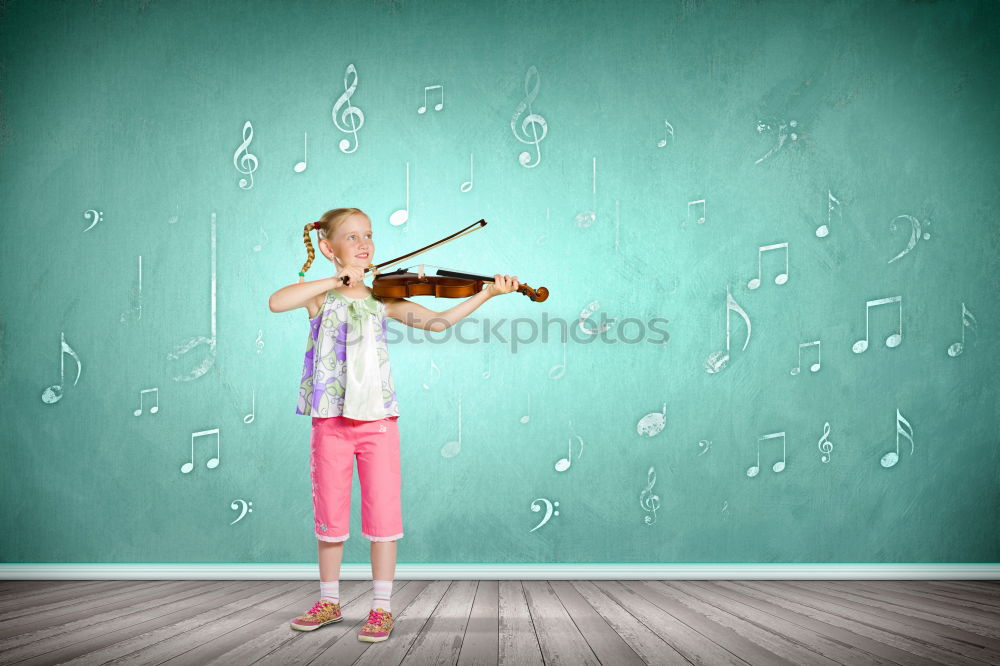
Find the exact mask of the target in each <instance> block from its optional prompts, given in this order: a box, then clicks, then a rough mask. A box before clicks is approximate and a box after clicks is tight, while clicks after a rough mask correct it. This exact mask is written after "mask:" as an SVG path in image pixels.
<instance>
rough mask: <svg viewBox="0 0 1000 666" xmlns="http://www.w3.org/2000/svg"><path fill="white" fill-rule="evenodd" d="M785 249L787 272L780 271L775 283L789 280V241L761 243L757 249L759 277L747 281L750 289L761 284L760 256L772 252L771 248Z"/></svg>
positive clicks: (783, 282)
mask: <svg viewBox="0 0 1000 666" xmlns="http://www.w3.org/2000/svg"><path fill="white" fill-rule="evenodd" d="M781 249H783V250H784V251H785V272H784V273H779V274H778V275H777V277H775V278H774V284H785V283H786V282H788V243H775V244H774V245H761V246H760V248H758V249H757V277H755V278H753V279H752V280H750V281H749V282H747V288H748V289H756V288H757V287H759V286H760V271H761V267H760V257H761V255H762V254H764V253H765V252H770V251H771V250H781Z"/></svg>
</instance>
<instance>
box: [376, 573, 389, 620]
mask: <svg viewBox="0 0 1000 666" xmlns="http://www.w3.org/2000/svg"><path fill="white" fill-rule="evenodd" d="M372 585H373V586H374V588H375V593H374V596H373V597H372V610H375V609H376V608H383V609H385V610H387V611H389V612H390V613H391V612H392V609H391V608H390V607H389V597H390V596H392V581H391V580H373V581H372Z"/></svg>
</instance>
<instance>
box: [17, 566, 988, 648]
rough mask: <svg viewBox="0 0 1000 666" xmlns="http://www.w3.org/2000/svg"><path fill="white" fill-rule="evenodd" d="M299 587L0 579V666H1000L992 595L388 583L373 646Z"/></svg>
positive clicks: (309, 585) (926, 586) (355, 587)
mask: <svg viewBox="0 0 1000 666" xmlns="http://www.w3.org/2000/svg"><path fill="white" fill-rule="evenodd" d="M340 596H341V604H342V607H343V612H344V620H343V621H341V622H338V623H335V624H329V625H326V626H324V627H321V628H320V629H317V630H315V631H311V632H299V631H295V630H293V629H291V628H290V627H289V626H288V622H289V620H291V619H292V618H293V617H295V616H296V615H300V614H302V613H304V612H305V611H306V610H308V609H309V607H310V606H311V605H312V604H313V603H314V602H315V601H316V600H318V598H319V582H318V581H316V580H311V581H301V580H297V581H232V580H223V581H202V580H191V581H174V580H165V581H107V580H96V581H2V580H0V664H62V663H79V664H104V663H108V662H111V661H115V663H134V664H164V663H169V664H199V665H201V664H239V665H244V664H281V665H285V664H380V665H381V664H400V663H402V664H435V665H438V664H455V663H458V664H498V663H499V664H516V665H518V666H520V665H522V664H574V665H576V664H612V665H614V666H618V665H620V664H643V663H645V664H711V665H713V666H714V665H716V664H767V665H768V666H770V665H772V664H905V665H906V666H911V665H915V664H949V665H951V664H970V665H976V666H980V665H981V664H998V663H1000V581H889V580H884V581H868V580H859V581H770V580H762V581H703V580H692V581H676V580H656V581H638V580H620V581H608V580H593V581H566V580H554V581H538V580H524V581H516V580H515V581H511V580H501V581H496V580H483V581H476V580H435V581H425V580H396V581H395V582H394V583H393V589H392V602H391V603H392V610H393V613H394V614H395V616H396V624H395V626H394V628H393V630H392V633H391V634H390V636H389V639H388V640H386V641H383V642H381V643H364V642H361V641H359V640H358V639H357V632H358V630H359V629H360V628H361V625H362V624H363V622H364V620H365V618H366V616H367V611H368V609H369V607H370V604H371V597H372V584H371V581H370V580H368V581H359V580H342V581H340Z"/></svg>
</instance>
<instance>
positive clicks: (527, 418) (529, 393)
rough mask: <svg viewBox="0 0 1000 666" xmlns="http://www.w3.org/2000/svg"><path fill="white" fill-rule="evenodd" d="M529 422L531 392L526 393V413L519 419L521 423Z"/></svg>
mask: <svg viewBox="0 0 1000 666" xmlns="http://www.w3.org/2000/svg"><path fill="white" fill-rule="evenodd" d="M530 420H531V392H528V413H527V414H525V415H524V416H522V417H521V423H527V422H528V421H530Z"/></svg>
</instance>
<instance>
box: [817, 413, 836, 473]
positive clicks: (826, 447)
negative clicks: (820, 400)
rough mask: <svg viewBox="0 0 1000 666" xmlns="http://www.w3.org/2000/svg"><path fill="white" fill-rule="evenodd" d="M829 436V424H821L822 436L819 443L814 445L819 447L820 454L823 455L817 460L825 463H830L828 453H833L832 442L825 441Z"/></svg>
mask: <svg viewBox="0 0 1000 666" xmlns="http://www.w3.org/2000/svg"><path fill="white" fill-rule="evenodd" d="M829 436H830V422H829V421H827V422H826V423H824V424H823V436H822V437H820V438H819V441H818V442H817V443H816V445H817V447H819V450H820V452H821V453H822V454H823V455H822V456H820V458H819V459H820V460H821V461H822V462H825V463H828V462H830V453H831V452H832V451H833V442H831V441H830V440H829V439H827V437H829Z"/></svg>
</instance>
